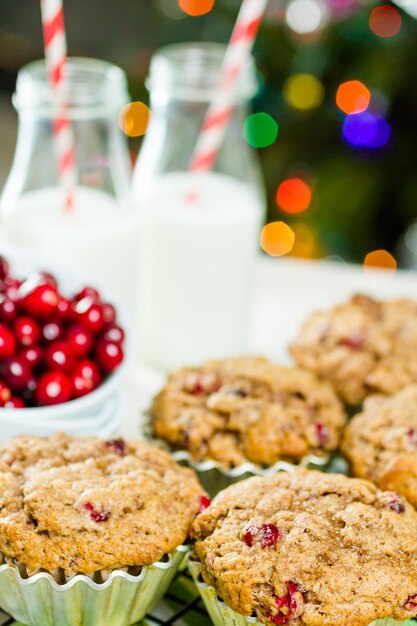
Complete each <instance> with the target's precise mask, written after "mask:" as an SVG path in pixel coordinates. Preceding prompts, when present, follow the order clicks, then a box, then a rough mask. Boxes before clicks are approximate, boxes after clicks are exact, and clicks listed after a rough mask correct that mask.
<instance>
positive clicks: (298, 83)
mask: <svg viewBox="0 0 417 626" xmlns="http://www.w3.org/2000/svg"><path fill="white" fill-rule="evenodd" d="M284 98H285V99H286V101H287V102H288V104H290V105H291V106H293V107H294V108H296V109H301V110H304V111H306V110H308V109H315V108H316V107H318V106H320V104H321V103H322V102H323V98H324V87H323V84H322V83H321V81H320V80H319V79H318V78H317V77H316V76H313V74H294V75H293V76H290V77H289V78H287V80H286V81H285V83H284Z"/></svg>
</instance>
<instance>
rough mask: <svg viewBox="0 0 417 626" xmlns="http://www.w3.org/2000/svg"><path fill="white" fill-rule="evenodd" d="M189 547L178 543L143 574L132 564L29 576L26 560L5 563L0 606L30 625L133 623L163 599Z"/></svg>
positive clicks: (109, 625)
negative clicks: (87, 572) (69, 574)
mask: <svg viewBox="0 0 417 626" xmlns="http://www.w3.org/2000/svg"><path fill="white" fill-rule="evenodd" d="M187 551H188V548H187V546H183V545H182V546H178V548H176V549H175V550H174V551H173V552H171V553H170V554H169V555H168V556H167V558H166V559H162V560H161V561H158V562H156V563H152V564H151V565H148V566H146V567H142V568H141V570H140V572H139V573H129V569H128V568H127V571H124V570H114V571H112V572H111V573H110V574H108V575H107V573H105V572H102V573H100V572H99V573H98V574H94V576H91V577H89V576H85V575H82V574H77V575H75V576H73V577H72V578H70V579H69V580H65V579H64V580H62V582H61V579H62V574H61V576H60V577H58V575H56V576H53V575H52V574H50V573H48V572H39V573H36V574H33V575H30V576H27V574H26V572H25V568H24V567H23V566H22V565H19V564H15V563H12V562H10V563H8V562H4V563H3V565H1V566H0V608H2V609H3V610H4V611H5V612H6V613H9V615H11V616H12V617H13V618H14V619H15V620H18V621H19V622H23V623H24V624H26V626H128V625H130V624H134V623H136V622H138V621H139V620H141V619H142V618H143V617H144V616H145V615H146V613H148V612H149V611H151V610H152V609H153V607H154V606H155V604H157V602H158V601H159V600H160V598H161V597H162V596H163V595H164V593H165V591H166V590H167V588H168V586H169V585H170V583H171V581H172V579H173V577H174V575H175V573H176V572H177V570H178V568H179V567H180V566H181V565H182V563H183V561H184V557H185V555H186V553H187ZM3 560H4V559H3ZM104 579H105V580H104ZM97 580H100V582H96V581H97Z"/></svg>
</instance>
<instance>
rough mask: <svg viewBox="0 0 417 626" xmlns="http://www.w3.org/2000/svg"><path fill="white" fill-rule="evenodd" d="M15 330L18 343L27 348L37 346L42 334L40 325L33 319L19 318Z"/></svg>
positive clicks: (14, 326)
mask: <svg viewBox="0 0 417 626" xmlns="http://www.w3.org/2000/svg"><path fill="white" fill-rule="evenodd" d="M13 330H14V334H15V337H16V339H17V342H18V343H19V344H20V345H21V346H24V347H25V348H27V347H29V346H33V345H35V344H37V343H38V341H39V337H40V334H41V331H40V328H39V325H38V323H37V322H35V320H34V319H32V318H31V317H18V318H17V320H16V321H15V323H14V324H13Z"/></svg>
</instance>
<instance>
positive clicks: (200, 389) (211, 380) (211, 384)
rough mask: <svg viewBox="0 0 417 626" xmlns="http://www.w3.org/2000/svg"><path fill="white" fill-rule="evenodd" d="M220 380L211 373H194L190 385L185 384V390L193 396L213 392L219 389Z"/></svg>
mask: <svg viewBox="0 0 417 626" xmlns="http://www.w3.org/2000/svg"><path fill="white" fill-rule="evenodd" d="M220 387H221V385H220V382H219V381H218V380H217V379H216V378H215V377H214V376H211V375H208V376H207V375H203V374H196V375H195V377H194V380H192V382H191V385H190V386H188V385H187V388H186V389H187V391H188V392H189V393H192V394H193V395H195V396H199V395H201V394H210V393H215V392H216V391H218V390H219V389H220Z"/></svg>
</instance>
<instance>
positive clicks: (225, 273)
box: [133, 44, 264, 368]
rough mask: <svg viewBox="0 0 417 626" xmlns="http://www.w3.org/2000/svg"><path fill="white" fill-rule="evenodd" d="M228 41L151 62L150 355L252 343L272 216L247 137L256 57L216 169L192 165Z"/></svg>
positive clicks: (189, 354)
mask: <svg viewBox="0 0 417 626" xmlns="http://www.w3.org/2000/svg"><path fill="white" fill-rule="evenodd" d="M223 54H224V47H223V46H218V45H215V44H198V45H197V44H191V45H188V44H181V45H175V46H170V47H168V48H165V49H162V50H161V51H159V52H158V53H157V55H156V56H155V57H154V59H153V61H152V64H151V71H150V78H149V87H150V90H151V109H152V118H151V119H152V121H151V124H150V127H149V129H148V133H147V135H146V138H145V142H144V145H143V147H142V151H141V153H140V155H139V159H138V162H137V165H136V169H135V173H134V181H133V191H134V197H135V200H136V202H137V205H138V211H139V215H140V231H141V233H140V246H139V254H140V273H139V282H138V285H139V302H140V308H139V318H138V327H139V336H140V347H141V351H142V357H143V359H144V360H145V361H147V362H148V363H150V364H152V365H155V366H158V367H161V368H173V367H178V366H181V365H193V364H198V363H199V362H201V361H202V360H204V359H208V358H216V357H227V356H237V355H239V354H242V353H245V352H246V351H247V350H248V347H249V346H248V336H249V325H250V319H251V310H252V305H253V286H254V272H255V264H256V258H257V251H258V239H259V232H260V229H261V225H262V221H263V214H264V190H263V185H262V181H261V177H260V173H259V168H258V164H257V161H256V156H255V154H254V153H253V151H252V149H251V148H250V147H249V145H248V144H246V143H245V141H244V139H243V136H242V127H243V122H244V120H245V117H246V116H247V115H248V113H249V111H248V106H247V105H248V101H249V100H250V98H251V97H253V95H254V93H255V92H256V89H257V85H256V80H255V72H254V65H253V61H252V60H251V61H250V62H249V63H248V65H247V66H246V67H245V70H244V72H243V75H242V77H241V81H240V85H239V90H238V93H237V94H236V106H235V109H234V113H233V116H232V120H231V123H230V124H229V126H228V129H227V133H226V138H225V141H224V144H223V147H222V149H221V151H220V153H219V156H218V159H217V162H216V167H215V168H214V171H213V172H207V173H202V174H198V175H194V174H190V173H188V172H187V169H188V165H189V162H190V159H191V155H192V152H193V149H194V147H195V145H196V141H197V137H198V133H199V130H200V128H201V125H202V122H203V119H204V115H205V113H206V111H207V108H208V104H209V102H210V100H211V98H212V95H213V90H214V89H215V87H216V85H217V80H218V74H219V69H220V65H221V61H222V58H223Z"/></svg>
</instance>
